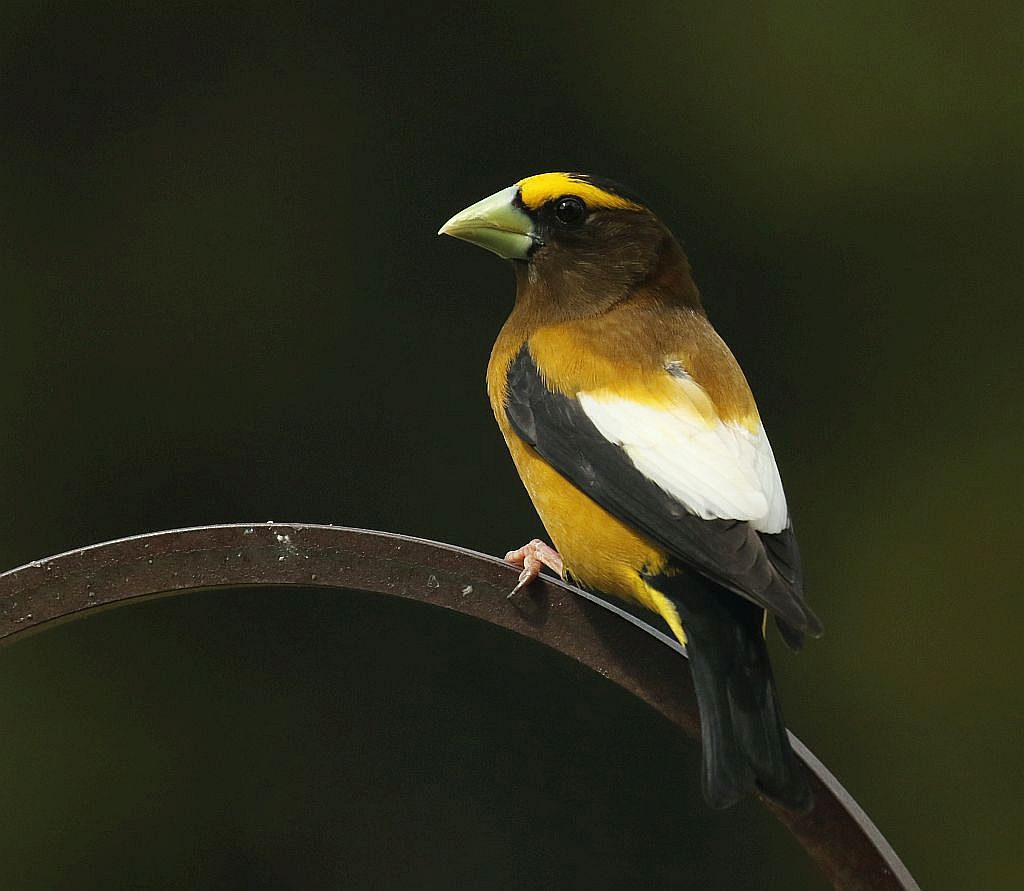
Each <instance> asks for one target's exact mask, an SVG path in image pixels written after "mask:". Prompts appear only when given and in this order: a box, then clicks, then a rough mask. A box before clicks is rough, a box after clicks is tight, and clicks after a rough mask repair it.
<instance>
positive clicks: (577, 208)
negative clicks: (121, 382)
mask: <svg viewBox="0 0 1024 891" xmlns="http://www.w3.org/2000/svg"><path fill="white" fill-rule="evenodd" d="M586 214H587V205H585V204H584V203H583V202H582V201H581V200H580V199H579V198H576V197H575V196H573V195H567V196H566V197H565V198H559V199H558V201H557V202H556V203H555V219H556V220H558V222H559V223H561V224H562V225H563V226H575V225H576V224H577V223H579V222H580V221H581V220H582V219H583V217H585V216H586Z"/></svg>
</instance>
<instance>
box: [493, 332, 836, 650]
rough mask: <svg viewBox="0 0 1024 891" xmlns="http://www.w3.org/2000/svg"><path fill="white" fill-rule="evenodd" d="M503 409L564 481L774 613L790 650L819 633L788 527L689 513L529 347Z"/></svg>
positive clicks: (513, 372)
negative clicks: (557, 383) (766, 529)
mask: <svg viewBox="0 0 1024 891" xmlns="http://www.w3.org/2000/svg"><path fill="white" fill-rule="evenodd" d="M506 412H507V414H508V419H509V422H510V423H511V424H512V428H513V429H514V430H515V432H516V433H517V434H518V435H519V436H520V437H521V438H522V439H523V440H525V441H526V442H527V443H529V444H530V445H531V446H532V447H533V448H534V449H535V450H536V451H537V453H538V454H539V455H540V456H541V457H542V458H544V460H545V461H547V462H548V463H549V464H550V465H551V466H552V467H554V468H555V469H556V470H557V471H558V472H559V473H561V474H562V476H564V477H565V478H566V479H568V480H569V481H570V482H571V483H573V484H574V485H575V486H577V487H578V488H579V489H581V490H582V491H583V492H585V493H586V494H587V495H589V496H590V497H591V498H592V499H593V500H594V501H596V502H597V503H598V504H600V505H601V506H602V507H603V508H605V510H607V511H609V512H610V513H612V514H614V515H615V516H616V517H618V518H619V519H621V520H624V521H625V522H627V523H629V524H630V525H631V526H633V527H634V528H636V529H638V530H639V531H641V532H643V533H644V534H645V535H647V536H648V537H650V538H651V539H653V540H654V541H655V542H657V543H658V544H660V545H661V546H662V547H664V548H665V549H666V550H668V551H669V553H670V554H672V556H674V557H676V558H677V559H678V560H680V561H681V562H682V563H684V564H686V565H689V566H692V567H693V568H694V569H697V570H698V571H699V572H700V573H701V574H702V575H704V576H706V577H707V578H709V579H711V580H712V581H714V582H717V583H718V584H719V585H721V586H722V587H724V588H727V589H728V590H730V591H733V592H735V593H736V594H740V595H742V596H743V597H746V598H747V599H748V600H751V601H753V602H754V603H756V604H758V605H759V606H761V607H763V608H765V609H767V610H769V611H770V612H772V613H774V614H775V616H776V617H777V619H778V620H779V626H780V630H781V631H782V634H783V636H784V637H785V638H786V640H787V642H789V643H790V644H791V645H799V638H800V635H801V633H807V634H811V635H814V636H817V635H819V634H821V630H822V627H821V623H820V622H819V621H818V619H817V617H816V616H815V615H814V613H812V612H811V611H810V609H809V608H808V607H807V605H806V604H805V603H804V602H803V591H802V587H803V583H802V573H801V569H800V554H799V551H798V549H797V544H796V536H795V535H794V534H793V529H792V527H791V526H790V527H787V528H786V529H784V530H783V531H782V532H779V533H777V534H774V535H770V534H765V533H761V532H758V531H757V530H756V529H753V528H752V527H751V526H750V524H749V523H747V522H746V521H743V520H720V519H713V520H704V519H701V518H700V517H698V516H696V515H694V514H693V513H691V512H690V511H689V510H687V508H686V506H685V505H684V504H683V503H682V502H680V501H679V500H678V499H676V498H673V497H672V496H671V495H669V494H668V493H667V492H666V491H665V490H664V489H662V488H661V487H660V486H658V485H657V484H656V483H654V482H652V481H651V480H650V479H648V478H647V477H646V476H644V475H643V474H642V473H641V472H640V471H639V470H637V469H636V467H635V466H634V465H633V463H632V461H630V459H629V456H628V455H627V454H626V453H625V451H624V450H623V449H622V448H620V447H619V446H617V445H615V444H614V443H612V442H609V441H608V440H607V439H605V438H604V437H603V436H602V435H601V433H600V432H599V431H598V429H597V428H596V427H595V426H594V424H593V422H592V421H591V420H590V418H588V417H587V415H586V413H585V412H584V411H583V408H582V407H581V406H580V404H579V402H578V401H577V400H576V399H573V398H571V397H568V396H563V395H561V394H559V393H553V392H551V390H549V389H548V388H547V386H546V385H545V384H544V381H543V379H542V378H541V376H540V372H539V371H538V370H537V366H536V365H535V364H534V362H533V358H532V356H531V355H530V352H529V349H528V348H527V347H526V346H523V348H522V350H520V352H519V355H518V356H517V357H516V360H515V361H514V362H513V363H512V366H511V367H510V369H509V374H508V402H507V404H506Z"/></svg>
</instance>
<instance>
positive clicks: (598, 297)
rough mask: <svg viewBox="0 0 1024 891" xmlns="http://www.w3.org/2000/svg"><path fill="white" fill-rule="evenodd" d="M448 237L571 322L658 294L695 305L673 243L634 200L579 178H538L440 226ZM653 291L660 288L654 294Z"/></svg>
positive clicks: (568, 175)
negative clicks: (475, 250) (479, 250)
mask: <svg viewBox="0 0 1024 891" xmlns="http://www.w3.org/2000/svg"><path fill="white" fill-rule="evenodd" d="M438 234H439V235H452V236H454V237H455V238H461V239H462V240H464V241H468V242H471V243H472V244H477V245H480V247H484V248H487V250H489V251H493V252H494V253H496V254H497V255H498V256H499V257H504V258H505V259H508V260H512V261H513V264H514V265H515V267H516V273H517V278H518V281H519V294H520V297H521V298H522V297H523V296H524V295H527V296H532V297H534V298H539V300H540V301H542V302H543V303H545V304H546V305H547V306H548V307H550V308H552V309H554V308H556V307H560V308H561V310H563V313H564V314H568V315H579V314H585V313H588V312H591V311H594V310H597V311H600V309H601V308H602V307H604V306H608V305H612V304H614V303H615V302H618V301H619V300H621V299H623V298H624V297H626V296H628V295H629V294H630V293H631V292H632V291H633V290H634V289H636V288H638V287H640V286H647V285H653V286H656V287H657V286H659V283H660V284H661V285H664V286H666V289H667V290H668V291H671V292H673V296H674V299H683V298H684V297H685V302H690V303H694V304H696V303H697V302H698V300H699V298H698V297H697V291H696V288H695V287H694V286H693V283H692V279H691V278H690V270H689V264H688V263H687V261H686V257H685V255H684V254H683V252H682V249H681V248H680V247H679V245H678V243H677V242H676V240H675V239H674V238H673V237H672V234H671V233H670V232H669V230H668V229H667V228H666V227H665V226H664V225H663V224H662V223H661V222H660V221H659V220H658V218H657V217H656V216H655V215H654V214H653V213H652V212H651V211H650V210H648V209H647V207H645V206H644V204H643V202H642V201H641V200H640V199H639V198H637V197H636V196H635V195H633V194H632V193H630V192H629V191H627V190H626V189H623V188H622V187H621V186H618V185H616V184H615V183H612V182H610V181H609V180H604V179H599V178H597V177H592V176H587V175H585V174H581V173H542V174H539V175H537V176H530V177H527V178H526V179H523V180H520V181H519V182H517V183H516V184H515V185H513V186H509V187H508V188H507V189H502V190H501V191H500V192H495V193H494V194H493V195H491V196H489V197H487V198H484V199H483V200H482V201H478V202H477V203H476V204H473V205H471V206H470V207H467V208H466V209H465V210H463V211H461V212H460V213H457V214H456V215H455V216H453V217H452V218H451V219H450V220H449V221H448V222H447V223H445V224H444V225H443V226H442V227H441V229H440V231H439V233H438ZM659 289H660V288H659Z"/></svg>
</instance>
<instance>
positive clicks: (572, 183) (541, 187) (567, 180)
mask: <svg viewBox="0 0 1024 891" xmlns="http://www.w3.org/2000/svg"><path fill="white" fill-rule="evenodd" d="M516 185H517V186H519V194H520V196H521V197H522V199H523V204H525V205H526V206H527V207H528V208H529V209H530V210H538V209H539V208H540V207H541V206H542V205H543V204H544V203H545V202H546V201H550V200H551V199H552V198H561V197H562V196H563V195H575V196H576V197H578V198H582V199H583V200H584V201H585V202H586V203H587V204H588V205H590V207H605V208H611V209H615V210H639V209H640V206H639V205H638V204H635V203H634V202H632V201H629V200H627V199H626V198H623V197H621V196H620V195H613V194H612V193H611V192H606V191H605V190H604V189H602V188H599V187H598V186H595V185H594V184H593V183H588V182H586V181H585V180H582V179H574V178H573V175H572V174H571V173H540V174H538V175H537V176H528V177H527V178H526V179H522V180H520V181H519V182H518V183H516Z"/></svg>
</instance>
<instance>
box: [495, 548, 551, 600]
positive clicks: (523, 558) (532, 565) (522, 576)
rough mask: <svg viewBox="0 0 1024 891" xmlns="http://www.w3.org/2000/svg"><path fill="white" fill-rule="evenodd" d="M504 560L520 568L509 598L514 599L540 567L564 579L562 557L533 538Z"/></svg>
mask: <svg viewBox="0 0 1024 891" xmlns="http://www.w3.org/2000/svg"><path fill="white" fill-rule="evenodd" d="M505 560H506V561H507V562H509V563H511V564H512V565H513V566H520V567H522V570H523V571H522V572H521V573H519V581H518V583H517V584H516V586H515V587H514V588H513V589H512V590H511V591H510V592H509V595H508V596H509V597H510V598H511V597H515V596H516V594H518V593H519V592H520V591H521V590H522V589H523V588H525V587H526V586H527V585H528V584H530V582H532V581H533V580H534V579H535V578H537V576H538V575H540V570H541V567H542V566H546V567H547V568H548V569H550V570H553V571H554V572H557V573H558V577H559V578H565V566H564V565H563V564H562V557H561V555H560V554H559V553H558V551H556V550H555V549H554V548H553V547H551V545H547V544H545V543H544V542H542V541H541V540H540V539H539V538H535V539H534V540H533V541H531V542H530V543H529V544H525V545H523V546H522V547H521V548H517V549H516V550H514V551H509V552H508V553H507V554H506V555H505Z"/></svg>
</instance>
